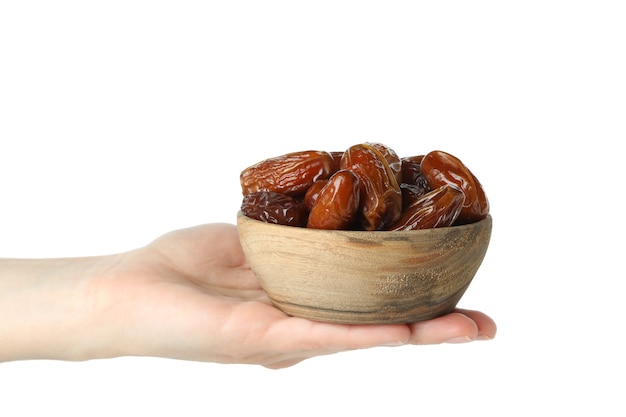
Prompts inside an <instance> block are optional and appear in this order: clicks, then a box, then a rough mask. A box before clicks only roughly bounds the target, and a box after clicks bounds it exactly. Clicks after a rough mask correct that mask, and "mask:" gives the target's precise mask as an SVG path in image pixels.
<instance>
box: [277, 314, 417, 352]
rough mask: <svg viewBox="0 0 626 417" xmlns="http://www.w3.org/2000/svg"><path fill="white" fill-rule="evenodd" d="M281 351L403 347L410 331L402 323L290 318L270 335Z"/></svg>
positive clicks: (335, 350) (336, 350)
mask: <svg viewBox="0 0 626 417" xmlns="http://www.w3.org/2000/svg"><path fill="white" fill-rule="evenodd" d="M269 336H270V337H271V338H272V339H273V340H275V341H276V340H279V341H281V342H282V343H281V344H282V346H280V348H279V349H280V350H283V351H300V352H303V351H309V352H340V351H344V350H350V349H365V348H370V347H375V346H389V345H401V344H405V343H406V342H407V341H408V340H409V337H410V331H409V329H408V328H407V326H405V325H403V324H385V325H351V324H333V323H323V322H315V321H310V320H306V319H300V318H296V317H290V318H288V319H287V320H284V321H282V322H281V323H280V324H279V325H276V326H275V327H274V328H273V329H272V331H271V332H270V335H269Z"/></svg>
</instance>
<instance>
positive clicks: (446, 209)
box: [389, 185, 465, 231]
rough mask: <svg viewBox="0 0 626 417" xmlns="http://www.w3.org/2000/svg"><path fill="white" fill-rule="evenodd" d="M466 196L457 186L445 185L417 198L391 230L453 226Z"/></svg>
mask: <svg viewBox="0 0 626 417" xmlns="http://www.w3.org/2000/svg"><path fill="white" fill-rule="evenodd" d="M464 201H465V196H464V194H463V192H462V191H461V190H459V189H458V188H457V187H456V186H451V185H444V186H442V187H439V188H437V189H435V190H433V191H431V192H429V193H427V194H424V195H423V196H422V197H420V198H419V199H418V200H416V201H415V202H414V203H413V204H412V205H411V206H410V207H408V208H406V209H405V211H404V212H403V213H402V217H400V219H399V220H398V221H397V222H396V223H395V224H394V225H392V226H391V227H389V230H393V231H398V230H416V229H433V228H436V227H447V226H452V225H453V224H454V222H455V221H456V220H457V218H458V216H459V213H460V212H461V209H462V208H463V202H464Z"/></svg>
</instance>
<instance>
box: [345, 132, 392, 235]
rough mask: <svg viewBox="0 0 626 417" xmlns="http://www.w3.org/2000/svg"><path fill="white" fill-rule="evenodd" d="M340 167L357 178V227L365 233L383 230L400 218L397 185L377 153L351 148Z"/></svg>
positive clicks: (362, 146)
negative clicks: (358, 198)
mask: <svg viewBox="0 0 626 417" xmlns="http://www.w3.org/2000/svg"><path fill="white" fill-rule="evenodd" d="M340 166H341V169H347V170H351V171H352V172H354V173H355V174H356V176H357V177H358V178H359V184H360V195H361V197H360V199H361V203H360V217H361V218H360V223H361V226H362V228H363V229H364V230H384V229H386V228H387V227H388V226H389V225H391V224H393V223H395V222H396V220H398V218H400V215H401V214H402V192H401V191H400V185H399V184H398V182H397V181H396V177H395V174H394V173H393V171H392V170H391V168H390V167H389V164H388V163H387V160H386V159H385V158H384V156H382V155H381V153H380V152H379V151H378V150H376V149H375V148H374V147H373V146H371V145H370V144H360V145H354V146H352V147H350V148H348V149H347V150H346V151H345V152H344V154H343V157H342V158H341V165H340Z"/></svg>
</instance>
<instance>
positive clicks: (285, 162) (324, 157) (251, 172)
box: [240, 151, 334, 195]
mask: <svg viewBox="0 0 626 417" xmlns="http://www.w3.org/2000/svg"><path fill="white" fill-rule="evenodd" d="M333 163H334V159H333V156H332V155H331V154H330V153H329V152H324V151H301V152H292V153H288V154H285V155H281V156H277V157H274V158H268V159H265V160H263V161H261V162H258V163H256V164H254V165H252V166H250V167H248V168H246V169H244V170H243V171H242V172H241V174H240V182H241V190H242V192H243V195H247V194H252V193H254V192H257V191H272V192H275V193H282V194H289V195H297V194H300V193H304V192H306V190H307V189H308V188H309V187H310V186H311V184H313V183H314V182H315V181H317V180H321V179H326V178H328V177H329V176H330V174H331V173H332V172H331V171H332V169H333Z"/></svg>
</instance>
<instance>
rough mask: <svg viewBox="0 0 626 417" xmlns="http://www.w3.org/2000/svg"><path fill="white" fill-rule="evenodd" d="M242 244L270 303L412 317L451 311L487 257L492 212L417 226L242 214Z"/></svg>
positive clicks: (379, 317)
mask: <svg viewBox="0 0 626 417" xmlns="http://www.w3.org/2000/svg"><path fill="white" fill-rule="evenodd" d="M237 224H238V230H239V237H240V240H241V245H242V247H243V250H244V252H245V254H246V256H247V259H248V262H249V264H250V267H251V268H252V270H253V271H254V272H255V274H256V275H257V277H258V279H259V280H260V283H261V286H262V287H263V289H264V290H265V292H266V293H267V295H268V296H269V298H270V300H271V301H272V303H273V304H274V305H275V306H276V307H277V308H279V309H280V310H282V311H283V312H285V313H286V314H288V315H291V316H296V317H303V318H306V319H310V320H317V321H324V322H331V323H353V324H356V323H359V324H374V323H410V322H416V321H421V320H426V319H430V318H433V317H437V316H440V315H443V314H447V313H449V312H451V311H452V310H453V309H454V308H455V307H456V305H457V303H458V302H459V300H460V299H461V297H462V296H463V294H464V293H465V290H466V289H467V288H468V286H469V285H470V283H471V281H472V279H473V278H474V275H475V274H476V271H478V268H479V267H480V264H481V263H482V261H483V258H484V256H485V253H486V252H487V247H488V245H489V240H490V238H491V224H492V219H491V216H488V217H487V218H485V219H483V220H481V221H479V222H477V223H473V224H468V225H463V226H453V227H443V228H437V229H425V230H413V231H377V232H366V231H338V230H317V229H307V228H300V227H292V226H281V225H276V224H270V223H265V222H261V221H259V220H254V219H251V218H248V217H246V216H245V215H243V214H242V213H241V212H239V213H238V215H237Z"/></svg>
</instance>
